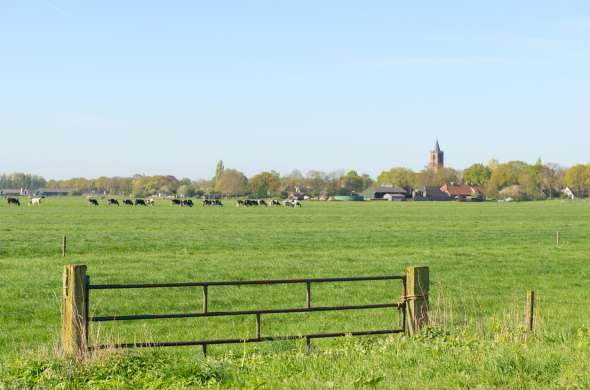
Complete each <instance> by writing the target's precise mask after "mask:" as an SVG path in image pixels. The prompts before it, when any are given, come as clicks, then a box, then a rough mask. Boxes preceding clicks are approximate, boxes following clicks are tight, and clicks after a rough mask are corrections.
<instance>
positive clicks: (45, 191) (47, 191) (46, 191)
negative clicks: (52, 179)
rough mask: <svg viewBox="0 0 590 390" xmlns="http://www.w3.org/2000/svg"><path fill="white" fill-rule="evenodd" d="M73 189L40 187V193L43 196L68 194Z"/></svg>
mask: <svg viewBox="0 0 590 390" xmlns="http://www.w3.org/2000/svg"><path fill="white" fill-rule="evenodd" d="M70 192H71V190H69V189H63V188H39V191H38V193H39V195H42V196H68V195H69V194H70Z"/></svg>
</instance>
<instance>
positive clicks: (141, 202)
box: [135, 199, 147, 206]
mask: <svg viewBox="0 0 590 390" xmlns="http://www.w3.org/2000/svg"><path fill="white" fill-rule="evenodd" d="M135 205H136V206H147V205H146V204H145V200H143V199H135Z"/></svg>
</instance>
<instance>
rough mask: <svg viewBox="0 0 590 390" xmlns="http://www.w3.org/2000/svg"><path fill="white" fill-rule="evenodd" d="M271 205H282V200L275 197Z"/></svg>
mask: <svg viewBox="0 0 590 390" xmlns="http://www.w3.org/2000/svg"><path fill="white" fill-rule="evenodd" d="M270 205H271V206H280V205H281V202H279V201H278V200H277V199H273V200H272V201H271V202H270Z"/></svg>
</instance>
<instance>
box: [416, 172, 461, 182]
mask: <svg viewBox="0 0 590 390" xmlns="http://www.w3.org/2000/svg"><path fill="white" fill-rule="evenodd" d="M458 182H459V172H457V171H456V170H455V169H453V168H440V169H438V170H437V171H436V172H434V171H433V170H431V169H425V170H423V171H422V172H420V173H419V174H418V175H417V177H416V184H417V185H418V186H420V187H441V186H442V185H443V184H446V183H458Z"/></svg>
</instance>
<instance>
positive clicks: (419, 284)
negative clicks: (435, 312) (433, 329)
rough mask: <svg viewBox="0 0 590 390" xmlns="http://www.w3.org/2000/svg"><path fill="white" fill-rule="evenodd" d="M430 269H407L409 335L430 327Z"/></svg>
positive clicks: (407, 322)
mask: <svg viewBox="0 0 590 390" xmlns="http://www.w3.org/2000/svg"><path fill="white" fill-rule="evenodd" d="M429 287H430V281H429V272H428V267H408V268H407V269H406V297H405V299H406V315H405V317H406V323H405V328H406V332H407V334H408V335H410V336H413V335H415V334H416V333H418V332H419V331H420V329H421V328H422V327H423V326H425V325H428V289H429Z"/></svg>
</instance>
